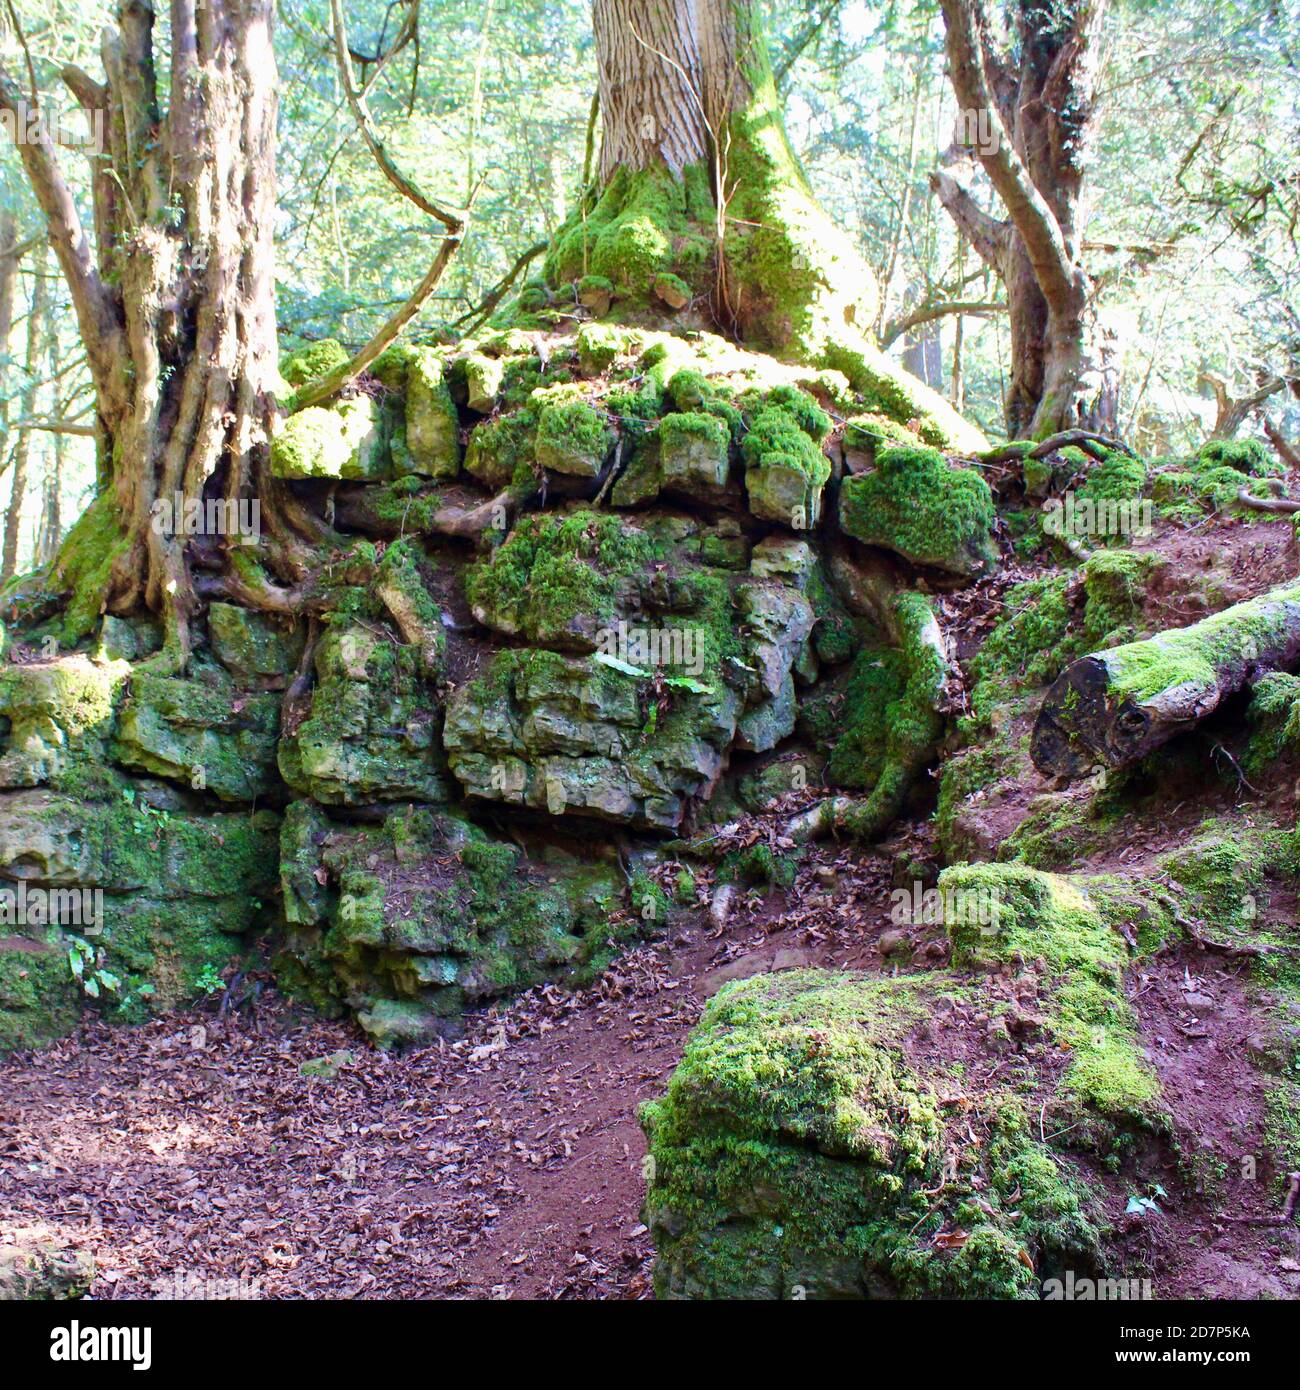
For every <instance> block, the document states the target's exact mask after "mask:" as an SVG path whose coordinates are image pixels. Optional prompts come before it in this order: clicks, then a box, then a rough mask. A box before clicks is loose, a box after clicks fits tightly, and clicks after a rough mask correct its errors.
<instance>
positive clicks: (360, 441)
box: [271, 396, 392, 480]
mask: <svg viewBox="0 0 1300 1390" xmlns="http://www.w3.org/2000/svg"><path fill="white" fill-rule="evenodd" d="M388 446H389V434H388V425H387V421H386V419H385V418H384V416H383V413H382V412H381V411H380V409H379V407H378V406H377V405H376V404H375V402H374V400H373V399H372V398H371V397H369V396H354V397H352V398H350V399H348V400H345V401H339V402H337V403H336V404H335V405H332V406H328V407H326V406H310V407H308V408H307V409H306V410H300V411H298V412H297V413H296V414H294V415H290V416H289V418H288V419H287V420H285V421H284V422H283V424H282V425H281V426H280V430H279V432H278V433H277V434H276V436H275V438H274V439H273V440H272V442H271V471H272V473H274V474H275V476H276V477H277V478H327V479H356V480H361V479H375V478H382V477H384V476H385V475H386V474H387V473H388V471H389V469H390V468H391V466H392V460H391V457H390V454H389V447H388Z"/></svg>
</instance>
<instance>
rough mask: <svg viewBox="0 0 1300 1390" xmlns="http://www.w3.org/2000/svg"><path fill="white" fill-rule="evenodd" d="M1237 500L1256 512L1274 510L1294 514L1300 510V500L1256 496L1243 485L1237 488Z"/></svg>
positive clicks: (1284, 514) (1282, 513)
mask: <svg viewBox="0 0 1300 1390" xmlns="http://www.w3.org/2000/svg"><path fill="white" fill-rule="evenodd" d="M1237 501H1238V502H1240V503H1241V505H1242V506H1243V507H1249V508H1250V509H1251V510H1252V511H1256V512H1276V513H1278V514H1280V515H1282V516H1294V515H1295V514H1296V513H1297V512H1300V502H1297V501H1295V500H1293V499H1292V498H1290V497H1256V496H1255V495H1254V494H1253V493H1251V492H1248V491H1247V490H1246V489H1245V488H1244V487H1239V488H1238V489H1237Z"/></svg>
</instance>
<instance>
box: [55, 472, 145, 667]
mask: <svg viewBox="0 0 1300 1390" xmlns="http://www.w3.org/2000/svg"><path fill="white" fill-rule="evenodd" d="M127 549H128V542H127V539H126V536H125V534H124V532H123V530H122V528H121V524H120V521H119V517H118V510H117V499H116V497H115V496H114V495H113V493H112V492H111V491H108V492H103V493H101V494H100V495H99V496H98V497H96V498H95V500H94V501H93V502H92V503H91V504H90V506H89V507H87V508H86V510H85V511H84V512H83V513H82V514H81V516H80V518H79V519H78V521H77V522H76V524H75V525H74V526H73V527H72V529H71V530H70V531H69V532H68V534H67V535H66V536H65V537H64V539H63V544H62V545H61V546H60V547H59V553H58V556H57V557H56V559H55V561H54V565H53V567H52V568H51V571H50V579H49V587H50V589H51V590H52V591H53V592H55V593H62V594H64V595H66V599H65V603H64V609H63V628H62V633H61V640H62V641H63V642H64V643H65V644H66V645H68V646H75V645H76V644H77V643H78V642H80V641H81V639H82V638H83V637H86V636H88V635H89V634H90V633H91V632H93V631H94V629H95V627H96V626H97V625H98V623H99V615H100V612H101V610H102V608H103V606H104V596H105V594H106V593H107V592H108V581H109V576H110V574H111V573H112V569H113V565H114V563H115V562H116V561H117V560H118V558H119V557H120V556H123V555H125V554H126V552H127Z"/></svg>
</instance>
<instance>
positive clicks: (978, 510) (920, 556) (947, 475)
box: [840, 448, 997, 575]
mask: <svg viewBox="0 0 1300 1390" xmlns="http://www.w3.org/2000/svg"><path fill="white" fill-rule="evenodd" d="M993 522H994V508H993V495H992V493H991V492H990V491H989V486H988V484H987V483H986V482H985V481H984V479H983V478H981V477H980V476H979V474H978V473H976V472H974V471H973V470H971V469H968V468H953V467H950V466H949V464H948V462H947V460H946V459H945V458H944V457H943V455H942V454H940V453H938V452H937V451H936V450H933V449H924V448H897V449H884V450H882V451H881V452H880V453H879V454H878V455H877V456H876V468H875V471H874V472H872V473H860V474H856V475H854V476H853V477H850V478H846V479H845V480H844V483H843V486H842V487H841V489H840V524H841V525H842V526H843V528H844V530H845V531H846V532H848V534H849V535H851V536H854V537H856V539H858V540H860V541H863V542H864V543H866V544H868V545H880V546H884V547H886V548H887V549H889V550H894V551H896V552H897V553H898V554H900V555H903V556H905V557H906V558H907V559H909V560H911V561H913V562H914V563H916V564H926V565H935V566H937V567H938V568H940V569H945V570H949V571H951V572H952V573H955V574H962V575H971V574H976V573H978V572H979V571H980V570H981V569H983V568H985V567H986V566H988V565H989V564H990V563H992V561H993V559H994V558H995V556H996V553H997V552H996V550H995V548H994V546H993V540H992V531H993Z"/></svg>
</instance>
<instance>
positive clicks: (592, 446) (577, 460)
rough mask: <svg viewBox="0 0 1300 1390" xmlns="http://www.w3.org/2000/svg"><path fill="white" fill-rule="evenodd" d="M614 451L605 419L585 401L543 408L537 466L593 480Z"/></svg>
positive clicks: (539, 427) (539, 421)
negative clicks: (610, 452)
mask: <svg viewBox="0 0 1300 1390" xmlns="http://www.w3.org/2000/svg"><path fill="white" fill-rule="evenodd" d="M613 447H614V432H613V431H612V430H611V429H610V427H609V424H608V422H607V421H606V418H605V416H604V415H603V414H602V413H601V412H600V411H598V410H595V409H593V408H592V407H591V406H589V405H587V404H586V402H585V401H566V402H556V403H555V404H553V405H546V406H543V407H542V411H541V414H540V415H539V416H538V420H537V462H538V463H539V464H541V466H542V467H543V468H549V469H552V470H553V471H555V472H557V473H573V474H576V475H578V476H579V477H585V478H594V477H596V475H597V474H598V473H599V472H600V470H601V469H602V468H603V467H604V465H605V459H606V457H607V456H608V454H609V451H610V450H611V449H612V448H613Z"/></svg>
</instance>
